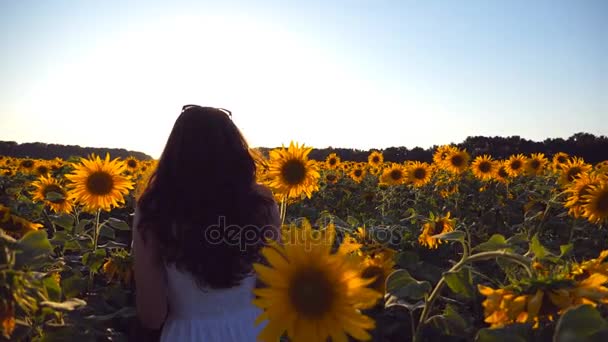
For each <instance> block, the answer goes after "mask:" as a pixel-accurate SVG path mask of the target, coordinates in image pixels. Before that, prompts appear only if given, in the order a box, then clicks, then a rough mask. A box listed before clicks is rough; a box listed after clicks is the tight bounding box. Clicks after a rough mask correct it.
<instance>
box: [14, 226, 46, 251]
mask: <svg viewBox="0 0 608 342" xmlns="http://www.w3.org/2000/svg"><path fill="white" fill-rule="evenodd" d="M18 246H19V247H20V248H21V249H23V250H36V251H38V252H39V253H50V252H51V251H52V250H53V246H52V245H51V242H50V241H49V239H48V238H47V235H46V231H44V230H35V231H31V232H29V233H27V234H25V235H24V236H23V237H22V238H21V239H20V240H19V241H18Z"/></svg>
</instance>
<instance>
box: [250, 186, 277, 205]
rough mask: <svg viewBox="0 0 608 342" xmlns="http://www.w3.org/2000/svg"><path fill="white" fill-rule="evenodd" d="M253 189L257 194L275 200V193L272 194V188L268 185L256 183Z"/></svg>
mask: <svg viewBox="0 0 608 342" xmlns="http://www.w3.org/2000/svg"><path fill="white" fill-rule="evenodd" d="M253 191H255V192H256V193H257V194H259V195H261V196H262V197H264V198H265V199H267V200H270V201H272V202H275V200H274V195H273V194H272V191H270V189H269V188H268V187H267V186H265V185H263V184H259V183H254V184H253Z"/></svg>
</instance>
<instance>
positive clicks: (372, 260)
mask: <svg viewBox="0 0 608 342" xmlns="http://www.w3.org/2000/svg"><path fill="white" fill-rule="evenodd" d="M394 257H395V251H394V250H392V249H384V250H381V251H379V252H376V253H374V254H373V255H366V256H365V257H364V259H363V262H362V264H363V270H362V271H361V277H362V278H364V279H373V282H372V283H370V284H369V285H367V287H369V288H371V289H374V290H376V291H378V292H380V293H382V294H384V293H385V292H386V278H387V277H388V276H389V274H391V273H392V272H393V268H394V267H395V261H394Z"/></svg>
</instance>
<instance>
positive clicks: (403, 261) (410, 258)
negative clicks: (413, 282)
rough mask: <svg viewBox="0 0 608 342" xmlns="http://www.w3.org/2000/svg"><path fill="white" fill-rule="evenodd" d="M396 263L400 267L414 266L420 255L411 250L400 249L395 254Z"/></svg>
mask: <svg viewBox="0 0 608 342" xmlns="http://www.w3.org/2000/svg"><path fill="white" fill-rule="evenodd" d="M396 260H397V265H399V266H400V267H402V268H414V267H415V266H416V264H417V263H418V261H419V260H420V257H419V256H418V254H417V253H415V252H412V251H402V252H400V253H399V254H398V255H397V258H396Z"/></svg>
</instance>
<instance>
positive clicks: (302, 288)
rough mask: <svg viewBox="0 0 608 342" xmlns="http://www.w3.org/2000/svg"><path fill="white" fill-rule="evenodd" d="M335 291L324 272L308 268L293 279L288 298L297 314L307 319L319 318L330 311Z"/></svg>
mask: <svg viewBox="0 0 608 342" xmlns="http://www.w3.org/2000/svg"><path fill="white" fill-rule="evenodd" d="M335 291H336V289H335V288H334V286H333V285H332V283H331V281H330V280H329V279H328V275H327V274H326V273H325V272H323V271H321V270H317V269H314V268H309V269H303V270H301V271H300V272H298V273H297V274H296V275H295V276H294V277H293V279H292V281H291V284H290V286H289V290H288V296H289V299H290V300H291V304H292V305H293V306H294V308H295V310H296V311H297V312H298V313H301V314H302V315H304V316H306V317H309V318H319V317H321V316H323V315H324V314H325V313H326V312H328V311H329V310H331V307H332V306H333V305H332V304H333V299H334V298H335V296H336V293H335Z"/></svg>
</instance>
